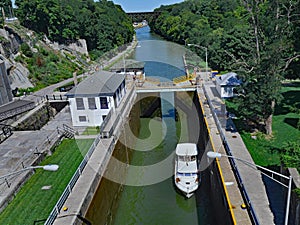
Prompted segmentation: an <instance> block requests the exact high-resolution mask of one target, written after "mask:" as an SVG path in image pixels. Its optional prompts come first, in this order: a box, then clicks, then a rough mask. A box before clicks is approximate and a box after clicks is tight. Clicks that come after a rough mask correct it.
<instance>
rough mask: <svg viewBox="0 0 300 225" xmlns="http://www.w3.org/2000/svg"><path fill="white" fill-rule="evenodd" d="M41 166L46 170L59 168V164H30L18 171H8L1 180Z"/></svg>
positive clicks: (0, 177)
mask: <svg viewBox="0 0 300 225" xmlns="http://www.w3.org/2000/svg"><path fill="white" fill-rule="evenodd" d="M39 168H41V169H43V170H46V171H57V170H58V168H59V166H58V165H45V166H29V167H25V168H24V169H21V170H18V171H15V172H12V173H8V174H5V175H3V176H0V180H1V179H6V178H8V177H13V176H17V175H19V174H20V173H22V172H25V171H27V170H33V169H39Z"/></svg>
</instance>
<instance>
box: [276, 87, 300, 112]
mask: <svg viewBox="0 0 300 225" xmlns="http://www.w3.org/2000/svg"><path fill="white" fill-rule="evenodd" d="M282 96H283V100H282V102H281V103H280V104H279V105H277V106H276V109H275V113H274V115H285V114H288V113H290V112H291V111H292V110H296V109H299V108H300V91H287V92H284V93H282Z"/></svg>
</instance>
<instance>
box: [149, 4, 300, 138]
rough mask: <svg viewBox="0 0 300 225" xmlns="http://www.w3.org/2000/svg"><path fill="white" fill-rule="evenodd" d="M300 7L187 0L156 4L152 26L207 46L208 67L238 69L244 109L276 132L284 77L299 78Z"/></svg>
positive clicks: (170, 36)
mask: <svg viewBox="0 0 300 225" xmlns="http://www.w3.org/2000/svg"><path fill="white" fill-rule="evenodd" d="M299 9H300V2H299V1H297V0H292V1H287V0H279V1H276V4H275V2H274V1H260V0H254V1H246V0H242V1H239V0H233V1H228V0H200V1H199V0H187V1H184V2H182V3H180V4H175V5H171V6H162V7H160V8H159V9H156V10H157V11H161V12H162V13H161V15H160V16H159V17H158V18H157V20H153V21H152V22H151V23H150V26H151V29H152V30H153V31H155V32H156V33H158V34H160V35H162V36H163V37H165V38H166V39H167V40H171V41H176V42H178V43H182V44H183V43H192V44H199V45H200V46H204V47H207V48H208V55H209V56H208V61H209V65H210V67H212V68H214V69H217V70H219V71H235V72H237V73H238V75H239V77H240V78H241V79H242V80H243V85H242V86H241V87H240V88H239V89H237V92H238V94H239V96H240V98H239V99H238V101H237V102H236V104H238V105H239V111H240V113H241V114H242V116H243V117H244V118H246V119H247V121H249V122H250V121H251V122H252V123H255V124H256V125H257V128H259V129H261V131H264V132H266V133H267V134H272V115H273V113H274V107H275V105H276V104H279V103H280V101H281V99H282V97H281V95H280V87H281V81H282V80H283V79H284V77H293V78H296V77H298V78H299V77H300V67H299V59H300V51H299V50H300V49H299V46H300V44H299V32H300V29H299V22H300V14H299V11H300V10H299ZM193 50H195V51H196V53H197V54H198V55H200V56H201V58H204V57H205V55H204V54H205V52H204V51H203V50H202V49H201V48H193ZM261 125H262V126H261Z"/></svg>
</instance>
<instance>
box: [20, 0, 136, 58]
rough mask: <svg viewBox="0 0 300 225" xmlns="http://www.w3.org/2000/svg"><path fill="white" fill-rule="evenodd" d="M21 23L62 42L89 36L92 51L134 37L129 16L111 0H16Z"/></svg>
mask: <svg viewBox="0 0 300 225" xmlns="http://www.w3.org/2000/svg"><path fill="white" fill-rule="evenodd" d="M15 4H16V5H17V6H18V10H17V15H18V18H19V20H20V22H21V24H22V25H24V26H25V27H27V28H29V29H32V30H34V31H36V32H38V33H42V34H46V35H47V37H48V38H49V39H50V40H52V41H57V42H59V43H69V42H73V41H75V40H77V39H79V38H82V39H86V41H87V47H88V50H89V51H92V50H94V51H99V52H102V53H103V52H106V51H109V50H111V49H112V48H115V47H116V46H119V45H123V44H125V43H128V42H130V41H131V40H132V38H133V34H134V29H133V26H132V24H131V21H130V19H129V17H128V16H127V15H126V13H125V12H124V11H123V10H122V9H121V8H120V7H119V6H116V5H114V4H113V2H111V1H99V2H94V1H93V0H85V1H82V0H16V2H15Z"/></svg>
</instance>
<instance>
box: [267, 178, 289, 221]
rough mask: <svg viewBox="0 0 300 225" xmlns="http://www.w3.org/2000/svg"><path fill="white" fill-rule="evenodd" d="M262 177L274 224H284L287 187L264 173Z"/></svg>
mask: <svg viewBox="0 0 300 225" xmlns="http://www.w3.org/2000/svg"><path fill="white" fill-rule="evenodd" d="M262 179H263V182H264V184H265V186H266V191H267V195H268V199H269V202H270V207H271V210H272V212H273V214H274V222H275V224H276V225H281V224H284V220H285V210H286V200H287V188H285V187H283V186H282V185H281V184H278V183H277V182H276V181H273V180H272V179H270V178H268V177H266V176H264V175H263V176H262Z"/></svg>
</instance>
